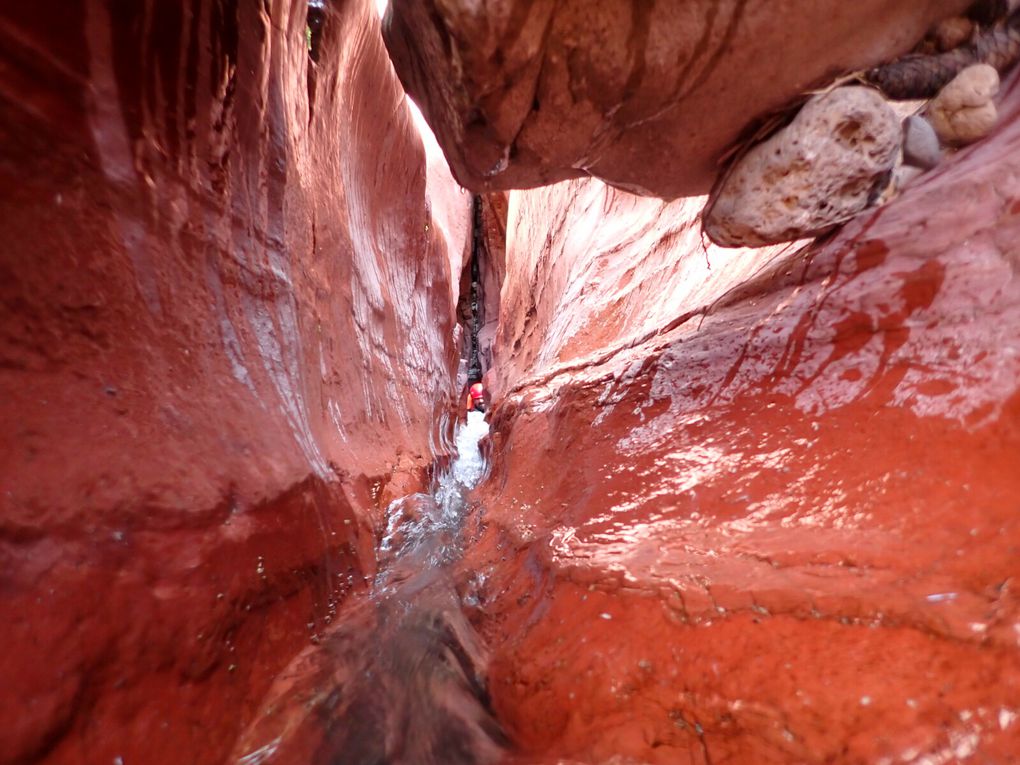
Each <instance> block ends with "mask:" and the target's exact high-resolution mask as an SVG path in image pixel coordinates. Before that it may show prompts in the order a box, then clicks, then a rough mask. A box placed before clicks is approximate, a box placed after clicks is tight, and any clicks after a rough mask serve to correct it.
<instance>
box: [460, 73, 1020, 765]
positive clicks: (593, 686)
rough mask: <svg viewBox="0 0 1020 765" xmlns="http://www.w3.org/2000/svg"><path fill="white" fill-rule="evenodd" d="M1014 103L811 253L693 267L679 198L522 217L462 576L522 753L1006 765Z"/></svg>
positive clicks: (1013, 93)
mask: <svg viewBox="0 0 1020 765" xmlns="http://www.w3.org/2000/svg"><path fill="white" fill-rule="evenodd" d="M1005 90H1006V95H1005V96H1004V98H1003V103H1002V104H1001V113H1002V114H1003V118H1002V122H1001V123H1000V126H999V128H998V130H997V132H996V133H995V134H994V135H992V136H991V137H990V138H989V139H987V140H986V141H984V142H983V143H981V144H979V145H976V146H974V147H971V148H969V149H967V150H965V151H962V152H960V153H959V154H957V155H956V156H954V157H952V158H951V159H949V160H947V161H946V162H945V163H944V164H943V165H942V166H940V167H939V168H938V169H937V170H936V171H934V172H932V173H930V174H928V175H926V176H924V177H923V178H922V179H920V180H919V181H918V182H916V183H915V184H914V185H913V186H911V187H909V188H908V189H907V190H906V192H905V193H903V194H902V195H901V196H900V197H898V198H897V199H895V200H893V201H892V202H891V203H890V204H888V205H887V206H885V207H884V208H882V209H880V210H878V211H875V212H872V213H870V214H868V215H865V216H864V217H862V218H861V219H858V220H857V221H855V222H854V223H852V224H850V225H848V226H846V227H845V228H844V229H843V230H842V231H841V232H840V233H839V234H837V235H836V236H834V237H833V238H831V239H830V240H828V241H825V242H822V243H818V244H814V245H811V246H809V247H805V248H796V247H790V248H787V249H785V250H778V249H776V250H769V251H765V250H762V251H738V252H732V253H726V254H724V253H722V252H720V251H719V250H716V249H713V248H709V249H707V250H702V249H701V248H700V247H699V246H698V243H697V231H696V228H695V226H696V223H695V217H696V214H697V208H696V207H695V206H694V203H693V202H686V203H673V204H670V205H665V204H663V203H659V202H653V201H651V200H641V199H635V198H632V197H629V196H628V195H626V194H623V193H621V192H615V191H612V190H609V189H606V188H605V187H604V186H602V185H600V184H598V183H597V182H594V181H586V182H576V181H575V182H570V183H566V184H560V185H558V186H556V187H552V188H549V189H545V190H540V191H530V192H514V193H512V194H511V199H510V214H509V220H508V255H507V263H508V273H507V277H506V284H505V287H504V303H503V306H502V310H503V315H502V318H503V323H502V324H501V327H500V335H499V337H498V340H497V346H496V358H497V364H498V366H497V369H498V372H499V376H500V377H499V386H498V387H499V390H500V391H501V392H502V400H501V401H500V400H499V399H500V396H499V395H497V408H496V411H495V412H494V414H493V431H494V433H493V436H492V453H493V455H494V459H495V464H494V469H493V478H492V479H491V480H490V481H489V482H488V483H487V484H485V485H484V486H483V488H482V490H481V500H482V506H483V507H484V508H485V509H484V510H483V511H482V512H480V513H479V515H478V516H477V517H476V519H475V522H476V526H475V533H476V535H477V543H476V545H475V546H474V547H473V548H472V549H471V551H470V553H469V555H468V558H467V560H466V561H465V562H464V564H463V571H464V580H465V585H464V586H465V587H470V588H471V589H472V593H473V594H474V596H475V597H477V598H479V600H480V601H481V602H482V606H481V608H480V610H479V611H478V613H477V614H475V618H476V621H477V623H478V624H479V626H480V628H481V629H482V631H483V634H484V636H485V637H486V639H487V640H488V641H489V643H490V648H491V649H492V651H493V653H494V670H493V675H492V677H491V678H490V682H491V689H492V693H493V697H494V703H495V706H496V710H497V712H498V713H499V716H500V718H501V720H502V721H503V722H504V724H505V725H507V727H508V729H509V731H510V733H511V734H512V736H513V737H514V738H515V740H516V741H517V742H518V743H519V744H520V745H521V746H522V748H523V749H524V750H525V751H526V752H528V753H530V754H532V755H534V756H535V758H536V759H537V760H539V761H543V762H546V761H548V762H551V761H554V760H555V759H556V758H566V759H571V760H577V761H582V762H607V761H611V760H610V758H611V757H613V756H619V757H623V758H634V760H635V761H640V762H649V763H675V762H688V761H689V762H706V763H707V762H716V763H718V762H754V763H765V762H776V763H786V762H817V763H822V762H847V763H849V762H915V763H921V762H963V761H982V762H1009V761H1012V760H1013V759H1014V758H1015V753H1016V752H1017V751H1020V719H1018V715H1020V707H1018V701H1017V700H1018V699H1020V650H1018V648H1020V607H1018V606H1020V600H1018V593H1017V586H1018V585H1017V581H1018V579H1017V577H1018V575H1020V568H1018V563H1017V562H1018V560H1020V557H1018V553H1020V520H1018V516H1017V513H1016V497H1017V496H1018V494H1020V473H1018V471H1017V469H1016V468H1017V464H1018V463H1017V454H1018V453H1020V451H1018V450H1020V394H1018V390H1017V388H1018V380H1020V356H1018V349H1020V289H1018V288H1017V277H1016V271H1017V264H1018V262H1020V261H1018V257H1020V248H1018V244H1017V242H1020V182H1018V178H1020V153H1018V151H1017V150H1018V147H1020V121H1018V120H1017V114H1018V111H1020V85H1018V84H1017V80H1016V78H1015V77H1014V78H1013V79H1012V80H1010V81H1009V82H1008V84H1007V86H1006V87H1005ZM550 216H551V220H550ZM596 224H597V225H596ZM692 240H693V241H692ZM479 572H481V573H483V574H484V575H485V576H484V577H482V578H479V576H478V573H479Z"/></svg>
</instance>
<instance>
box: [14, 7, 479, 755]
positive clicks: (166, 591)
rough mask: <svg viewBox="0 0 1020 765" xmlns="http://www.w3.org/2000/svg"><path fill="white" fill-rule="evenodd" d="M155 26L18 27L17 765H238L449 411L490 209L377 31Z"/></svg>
mask: <svg viewBox="0 0 1020 765" xmlns="http://www.w3.org/2000/svg"><path fill="white" fill-rule="evenodd" d="M128 5H129V6H130V7H128V6H125V5H124V4H119V5H118V6H117V8H116V9H113V8H111V5H110V4H109V3H106V2H103V1H102V0H75V1H74V2H67V3H61V4H60V7H59V9H57V8H54V7H52V6H50V5H46V4H38V3H36V4H32V3H28V4H25V3H21V4H13V5H12V4H8V7H5V9H4V10H3V11H2V13H0V70H2V71H3V75H2V77H0V188H2V190H3V191H2V193H0V234H2V235H0V240H2V241H3V248H2V252H0V332H2V335H0V432H2V433H3V437H4V445H3V449H2V456H0V560H2V561H3V564H2V568H3V571H2V574H0V580H2V586H0V613H2V615H3V616H2V618H3V623H4V630H3V635H4V640H3V654H2V656H0V678H2V682H3V693H0V761H2V762H5V763H7V762H11V763H14V762H17V763H21V762H35V761H47V762H67V763H72V762H73V763H79V762H80V763H100V762H102V763H111V762H124V763H141V762H144V763H146V764H147V765H158V764H159V763H181V762H187V763H219V762H223V761H224V758H225V757H226V756H227V754H228V752H229V751H230V748H231V747H232V745H233V742H234V739H235V738H236V735H237V733H238V731H240V730H241V728H242V727H243V726H244V725H245V724H246V722H247V720H248V719H249V718H250V716H251V714H252V713H253V711H254V709H255V705H256V704H257V703H258V702H259V699H260V697H261V695H262V694H263V693H264V691H265V689H266V688H267V687H268V686H269V683H270V681H271V680H272V678H273V676H274V675H275V674H276V672H278V671H279V669H280V668H281V667H282V666H284V665H285V664H286V663H287V661H288V660H289V659H290V658H291V657H292V656H293V655H295V654H296V653H297V652H298V651H300V650H301V649H302V648H303V647H304V646H306V645H308V642H309V639H310V638H311V637H312V636H313V635H315V634H316V633H317V631H318V630H320V629H321V628H322V626H323V625H324V624H325V623H328V622H329V621H330V620H331V618H332V615H333V614H334V613H335V609H336V608H337V606H338V605H339V603H340V602H341V601H342V600H343V598H344V597H345V594H346V593H347V592H348V591H349V590H350V589H351V588H352V587H358V586H360V584H361V582H362V578H363V575H364V574H366V573H371V571H372V569H373V567H374V559H373V547H374V537H375V530H376V529H375V526H376V524H377V522H378V520H379V517H380V515H381V510H380V506H383V507H384V504H383V503H384V502H385V501H386V500H387V499H388V498H390V497H392V496H396V495H400V494H404V493H406V492H407V491H409V490H414V489H415V488H417V487H420V486H421V485H422V484H421V480H420V479H421V477H422V475H423V472H424V470H425V469H426V468H427V467H428V466H429V465H430V464H431V462H432V459H433V457H434V450H436V449H439V448H441V444H442V443H443V439H445V428H440V427H439V425H440V421H441V420H442V419H443V417H444V416H445V413H446V411H447V410H448V407H449V406H450V404H451V395H452V375H453V373H454V371H455V365H456V346H455V337H454V335H455V331H454V330H455V327H454V307H455V303H456V294H455V293H456V289H455V285H456V277H457V275H459V273H460V270H461V267H462V261H463V258H464V255H465V252H466V248H467V238H468V231H469V226H470V197H469V196H468V195H466V194H465V193H463V192H461V191H460V190H459V189H458V188H457V187H456V185H455V184H454V183H453V181H452V179H451V177H450V175H449V172H448V171H447V170H446V169H445V165H444V163H443V162H442V159H441V157H437V158H434V160H433V161H429V160H428V159H427V158H426V154H425V151H424V150H423V148H422V145H421V141H420V140H419V138H418V135H417V131H416V129H415V128H414V126H413V124H412V119H411V116H410V113H409V111H408V109H407V106H406V101H405V99H404V95H403V91H402V90H401V88H400V85H399V83H398V82H397V80H396V77H395V76H394V75H393V72H392V69H391V67H390V65H389V62H388V59H387V56H386V53H385V50H384V48H383V45H382V40H381V37H380V34H379V24H378V19H377V17H376V11H375V8H374V6H373V5H371V4H370V3H369V2H367V0H365V1H364V2H347V3H343V4H339V3H338V4H330V5H329V7H328V8H327V9H326V10H325V15H324V18H323V20H322V23H321V25H317V26H316V33H315V35H314V38H313V42H314V50H312V51H310V50H309V49H308V43H307V38H306V13H307V4H306V3H305V2H304V1H303V0H273V1H272V2H267V3H264V4H263V3H254V4H253V3H232V2H229V3H210V2H205V1H204V0H203V1H198V0H196V2H187V3H179V2H169V1H168V2H163V1H162V0H161V1H159V2H154V3H134V4H128ZM310 54H313V55H314V59H315V60H316V61H317V63H314V62H313V60H312V59H313V56H312V55H310ZM394 349H400V352H399V353H397V352H395V350H394ZM441 430H442V431H443V432H442V433H441V432H440V431H441Z"/></svg>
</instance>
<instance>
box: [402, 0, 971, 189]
mask: <svg viewBox="0 0 1020 765" xmlns="http://www.w3.org/2000/svg"><path fill="white" fill-rule="evenodd" d="M968 5H969V2H968V0H961V1H960V2H956V1H955V0H925V1H924V2H911V3H904V2H895V0H867V1H866V2H856V3H852V4H847V3H836V2H813V3H787V4H783V5H778V6H777V5H776V4H775V3H771V2H765V1H764V0H735V1H734V2H722V3H720V2H716V1H715V0H697V2H685V3H653V4H649V5H645V4H641V3H632V2H630V0H602V1H600V2H598V3H594V4H593V3H589V2H583V1H582V0H578V1H576V2H566V3H555V2H552V0H540V1H539V2H524V1H523V0H498V1H497V2H488V3H485V4H483V5H472V4H466V3H449V2H442V1H440V0H393V2H392V4H391V7H390V11H389V15H388V17H387V24H386V26H385V30H384V33H385V36H386V42H387V46H388V48H389V50H390V53H391V55H392V57H393V61H394V64H395V67H396V70H397V72H398V74H399V75H400V77H401V81H402V82H403V83H404V85H405V87H406V88H407V90H408V93H410V95H411V96H412V97H413V98H414V99H415V100H416V101H417V102H418V103H419V104H421V106H422V111H423V112H424V113H425V116H426V117H427V119H428V121H429V124H430V125H431V126H432V127H433V130H434V131H435V132H436V135H437V137H438V139H439V142H440V144H441V145H442V146H443V149H444V151H445V152H446V155H447V157H448V158H449V160H450V165H451V168H452V169H453V172H454V174H455V175H456V177H457V179H458V180H459V181H460V182H461V183H462V184H463V185H465V186H466V187H468V188H471V189H472V190H475V191H489V190H496V189H511V188H525V187H531V186H536V185H540V184H544V183H554V182H557V181H561V180H565V179H569V178H576V177H580V176H583V175H591V176H594V177H596V178H601V179H603V180H604V181H606V182H607V183H610V184H612V185H614V186H618V187H620V188H623V189H627V190H629V191H632V192H635V193H639V194H648V195H654V196H658V197H662V198H666V199H671V198H675V197H678V196H681V195H691V194H703V193H706V192H707V191H708V189H709V188H710V186H711V185H712V182H713V181H714V180H715V177H716V172H717V163H718V160H719V158H720V157H721V156H722V154H723V153H724V151H725V150H726V149H727V148H728V147H729V146H730V145H731V144H732V143H733V142H734V141H735V140H736V139H737V138H738V136H739V135H740V133H741V132H742V131H743V130H744V129H745V128H746V127H747V125H748V124H749V123H750V122H751V121H752V120H754V119H756V118H757V117H759V116H760V115H762V114H765V113H767V112H769V111H771V110H775V109H778V108H781V107H784V106H785V105H786V104H787V102H788V101H789V100H790V99H792V98H794V97H796V96H799V95H800V94H801V93H802V92H803V91H804V90H805V89H808V88H811V87H815V86H818V85H819V84H822V83H820V82H819V80H822V79H824V78H827V77H829V76H831V74H832V73H833V72H838V71H853V70H855V69H862V68H867V67H870V66H874V65H875V64H878V63H880V62H882V61H886V60H888V59H890V58H894V57H896V56H897V55H900V54H902V53H906V52H907V51H908V50H910V49H911V47H912V46H913V45H914V44H915V43H916V42H917V41H918V40H920V39H921V38H922V36H923V35H924V33H925V32H926V30H928V29H929V27H931V26H932V24H933V23H935V22H937V21H939V20H941V19H943V18H945V17H947V16H951V15H953V14H954V13H960V12H962V11H963V10H964V9H965V8H966V7H967V6H968ZM792 41H796V43H795V44H794V43H793V42H792ZM779 50H781V51H782V55H781V56H777V55H775V52H776V51H779Z"/></svg>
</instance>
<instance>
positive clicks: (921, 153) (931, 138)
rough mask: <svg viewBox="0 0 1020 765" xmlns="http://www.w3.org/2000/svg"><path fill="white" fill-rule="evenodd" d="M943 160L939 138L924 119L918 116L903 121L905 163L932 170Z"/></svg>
mask: <svg viewBox="0 0 1020 765" xmlns="http://www.w3.org/2000/svg"><path fill="white" fill-rule="evenodd" d="M941 159H942V149H941V148H940V147H939V137H938V136H937V135H935V128H933V127H932V126H931V123H930V122H928V120H926V119H925V118H924V117H920V116H918V115H916V114H914V115H911V116H910V117H907V118H906V119H905V120H904V121H903V161H904V162H905V163H906V164H908V165H913V166H914V167H920V168H921V169H923V170H931V168H933V167H935V165H937V164H938V163H939V162H940V161H941Z"/></svg>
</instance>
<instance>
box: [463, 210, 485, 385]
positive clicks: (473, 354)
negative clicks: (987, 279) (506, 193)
mask: <svg viewBox="0 0 1020 765" xmlns="http://www.w3.org/2000/svg"><path fill="white" fill-rule="evenodd" d="M472 208H473V209H472V224H471V291H470V316H469V330H470V338H471V339H470V345H469V349H468V371H467V376H468V382H469V383H474V382H478V381H480V380H481V379H482V372H483V370H482V361H481V358H480V356H479V353H478V330H479V329H480V328H481V320H480V317H479V313H480V306H481V301H482V294H481V293H482V287H481V281H482V277H481V258H482V250H483V248H484V247H485V234H484V232H483V229H482V198H481V197H480V196H479V195H477V194H475V196H474V198H473V200H472Z"/></svg>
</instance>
